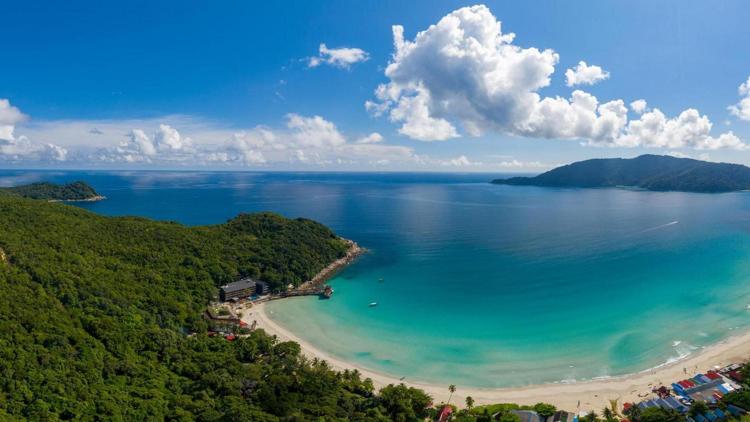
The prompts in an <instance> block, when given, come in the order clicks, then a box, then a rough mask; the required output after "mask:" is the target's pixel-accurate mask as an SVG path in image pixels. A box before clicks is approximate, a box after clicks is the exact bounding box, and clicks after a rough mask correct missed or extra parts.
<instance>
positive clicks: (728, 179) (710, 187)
mask: <svg viewBox="0 0 750 422" xmlns="http://www.w3.org/2000/svg"><path fill="white" fill-rule="evenodd" d="M492 183H495V184H500V185H517V186H549V187H579V188H603V187H618V186H620V187H631V188H639V189H645V190H650V191H682V192H703V193H719V192H734V191H741V190H748V189H750V168H749V167H746V166H743V165H740V164H729V163H711V162H707V161H700V160H694V159H691V158H677V157H672V156H666V155H641V156H639V157H636V158H630V159H626V158H602V159H593V160H585V161H578V162H575V163H572V164H568V165H565V166H562V167H557V168H555V169H552V170H550V171H548V172H545V173H542V174H540V175H538V176H534V177H511V178H509V179H495V180H493V181H492Z"/></svg>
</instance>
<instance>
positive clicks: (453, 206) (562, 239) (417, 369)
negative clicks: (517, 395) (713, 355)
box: [0, 171, 750, 387]
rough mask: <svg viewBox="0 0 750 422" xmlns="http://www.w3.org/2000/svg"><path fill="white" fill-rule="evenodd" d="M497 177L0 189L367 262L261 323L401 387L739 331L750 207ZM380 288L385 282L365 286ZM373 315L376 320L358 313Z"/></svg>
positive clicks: (126, 181)
mask: <svg viewBox="0 0 750 422" xmlns="http://www.w3.org/2000/svg"><path fill="white" fill-rule="evenodd" d="M493 177H494V175H439V174H438V175H436V174H333V173H327V174H319V173H318V174H316V173H267V174H263V173H198V172H122V173H105V172H16V171H0V184H5V185H7V184H14V183H21V182H22V183H25V182H28V181H33V180H55V181H70V180H74V179H83V180H86V181H88V182H90V183H91V184H93V185H94V186H95V187H96V188H97V189H98V190H99V191H100V192H101V193H103V194H104V195H106V196H107V197H108V198H109V199H108V200H106V201H103V202H97V203H83V204H80V206H82V207H85V208H88V209H91V210H93V211H96V212H99V213H103V214H112V215H122V214H129V215H142V216H147V217H153V218H158V219H168V220H176V221H181V222H183V223H186V224H214V223H221V222H223V221H225V220H227V219H228V218H231V217H232V216H234V215H236V214H237V213H239V212H243V211H244V212H249V211H259V210H271V211H276V212H280V213H282V214H284V215H286V216H289V217H298V216H304V217H308V218H312V219H315V220H318V221H320V222H322V223H324V224H327V225H329V226H330V227H332V228H333V229H334V230H336V231H337V232H338V233H339V234H341V235H342V236H345V237H348V238H351V239H355V240H356V241H358V242H359V243H360V244H361V245H362V246H364V247H366V248H368V249H369V250H370V253H368V254H367V255H365V256H364V257H362V258H361V259H360V260H358V261H357V262H356V263H355V264H354V265H352V266H350V267H348V268H347V269H346V270H344V271H343V272H342V273H340V274H339V276H338V277H336V278H335V279H334V280H332V281H331V284H332V285H333V287H334V288H335V290H336V292H335V294H334V297H333V299H331V300H318V299H316V298H309V297H308V298H300V299H293V300H284V301H276V302H272V303H271V304H269V310H270V311H271V312H273V314H272V317H273V318H274V319H275V320H276V321H277V322H279V323H281V324H283V325H284V326H286V327H287V328H289V329H290V330H292V331H293V332H295V333H296V334H297V335H299V336H300V337H302V338H304V339H306V340H308V341H309V342H311V343H313V344H314V345H316V346H317V347H319V348H321V349H323V350H325V351H327V352H329V353H331V354H333V355H335V356H337V357H340V358H343V359H345V360H350V361H353V362H356V363H358V364H360V365H362V366H365V367H368V368H371V369H374V370H379V371H383V372H386V373H389V374H391V375H395V376H397V377H401V376H406V377H407V378H408V379H410V380H414V381H416V380H419V381H428V382H439V383H454V384H461V385H472V386H477V387H501V386H517V385H526V384H534V383H541V382H557V381H562V380H572V379H590V378H595V377H602V376H612V375H621V374H626V373H631V372H636V371H640V370H643V369H646V368H650V367H654V366H657V365H659V364H662V363H664V362H666V361H668V360H670V359H676V358H678V357H680V356H683V355H685V354H687V353H689V352H691V351H693V350H695V349H696V348H698V347H701V346H704V345H707V344H710V343H713V342H716V341H718V340H719V339H722V338H724V337H726V336H728V335H731V333H732V331H733V330H737V329H744V328H745V327H747V326H748V323H749V322H750V311H748V310H747V306H748V304H749V303H750V288H748V283H747V281H748V280H750V260H748V259H747V257H748V256H750V235H749V231H748V230H749V229H750V193H732V194H721V195H706V194H688V193H654V192H640V191H629V190H622V189H548V188H534V187H514V186H493V185H490V184H488V183H485V182H486V180H489V179H491V178H493ZM380 278H383V282H379V279H380ZM370 302H377V303H378V306H376V307H369V306H368V304H369V303H370Z"/></svg>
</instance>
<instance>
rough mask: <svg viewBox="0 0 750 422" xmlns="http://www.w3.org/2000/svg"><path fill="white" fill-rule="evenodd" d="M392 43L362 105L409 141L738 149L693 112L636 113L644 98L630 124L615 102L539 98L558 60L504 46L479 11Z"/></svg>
mask: <svg viewBox="0 0 750 422" xmlns="http://www.w3.org/2000/svg"><path fill="white" fill-rule="evenodd" d="M393 39H394V50H395V51H394V53H393V57H392V59H391V61H390V63H389V64H388V66H387V67H386V70H385V75H386V77H387V78H388V82H387V83H385V84H381V85H380V86H378V88H377V89H376V91H375V96H376V99H377V100H376V101H368V102H367V103H366V104H365V106H366V108H367V109H368V110H369V111H370V112H371V113H372V114H374V115H376V116H380V115H386V116H387V117H388V118H389V119H390V120H391V121H392V122H394V123H397V124H399V125H400V127H399V132H400V133H401V134H403V135H406V136H408V137H410V138H413V139H417V140H421V141H441V140H447V139H451V138H456V137H459V136H461V132H463V133H466V134H468V135H471V136H479V135H482V134H483V133H486V132H497V133H504V134H510V135H516V136H522V137H531V138H550V139H570V140H580V141H582V142H583V143H584V144H587V145H602V146H633V147H635V146H659V147H664V146H667V147H669V148H678V147H693V148H704V149H715V148H744V147H745V144H744V143H743V142H742V141H741V140H739V138H737V137H736V136H735V135H734V134H732V133H731V132H727V133H724V134H721V135H719V136H718V137H712V136H711V135H710V130H711V122H710V121H709V120H708V118H707V117H706V116H702V115H700V114H699V113H698V112H697V111H696V110H694V109H687V110H685V111H683V112H682V113H681V114H680V115H679V116H678V117H675V118H667V117H666V116H664V114H663V113H662V112H661V111H659V110H658V109H656V108H654V109H653V110H651V111H650V112H648V113H645V111H646V108H645V101H644V103H643V104H642V105H643V106H644V107H643V108H640V109H639V110H640V111H641V113H644V114H643V115H642V116H641V118H640V120H633V121H629V120H628V113H627V111H628V110H627V107H626V106H625V102H624V101H623V100H621V99H615V100H611V101H607V102H601V101H599V99H597V98H596V97H595V96H593V95H591V94H589V93H587V92H584V91H581V90H576V91H574V92H573V93H572V94H571V96H570V97H569V98H563V97H559V96H558V97H543V96H542V95H540V94H539V91H540V90H541V89H542V88H545V87H547V86H549V85H550V82H551V76H552V74H553V73H554V71H555V66H556V65H557V63H558V60H559V56H558V54H557V53H556V52H554V51H553V50H550V49H546V50H540V49H537V48H534V47H530V48H523V47H520V46H518V45H515V44H513V41H514V39H515V34H512V33H503V32H502V24H501V22H500V21H498V20H497V19H496V18H495V16H494V15H493V14H492V13H491V12H490V10H489V9H488V8H487V7H486V6H483V5H478V6H472V7H464V8H461V9H458V10H455V11H453V12H451V13H449V14H448V15H446V16H444V17H443V18H442V19H440V21H439V22H438V23H436V24H434V25H431V26H430V27H429V28H428V29H426V30H424V31H421V32H419V33H417V35H416V36H415V37H414V39H413V40H406V39H405V38H404V29H403V27H401V26H398V25H397V26H394V27H393ZM592 69H593V70H592ZM597 69H598V70H597ZM579 70H580V72H579ZM571 71H572V72H571V73H570V75H571V77H572V79H571V81H572V82H575V83H589V82H591V83H593V81H594V80H596V79H597V78H598V79H602V78H604V76H603V75H605V74H607V75H608V73H606V72H605V71H603V70H601V68H598V67H597V66H588V65H587V64H586V63H584V62H581V63H579V65H578V67H577V68H576V70H572V69H571ZM587 81H589V82H587ZM636 103H637V104H636V107H639V106H640V105H641V103H639V102H636Z"/></svg>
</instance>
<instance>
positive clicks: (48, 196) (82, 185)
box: [0, 181, 104, 201]
mask: <svg viewBox="0 0 750 422" xmlns="http://www.w3.org/2000/svg"><path fill="white" fill-rule="evenodd" d="M0 190H3V191H6V192H9V193H13V194H16V195H20V196H23V197H24V198H31V199H44V200H47V201H92V200H97V199H103V198H104V197H103V196H101V195H99V194H98V193H97V192H96V191H95V190H94V188H92V187H91V186H89V185H88V184H87V183H86V182H81V181H78V182H73V183H68V184H67V185H56V184H54V183H47V182H40V183H32V184H30V185H23V186H15V187H11V188H0Z"/></svg>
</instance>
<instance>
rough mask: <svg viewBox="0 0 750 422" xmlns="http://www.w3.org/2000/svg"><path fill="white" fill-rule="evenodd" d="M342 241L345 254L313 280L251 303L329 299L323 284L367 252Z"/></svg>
mask: <svg viewBox="0 0 750 422" xmlns="http://www.w3.org/2000/svg"><path fill="white" fill-rule="evenodd" d="M342 240H343V241H345V242H346V244H347V245H348V246H349V247H348V249H347V250H346V254H345V255H344V256H343V257H341V258H339V259H337V260H335V261H333V262H331V263H330V264H328V266H326V267H325V268H323V269H322V270H320V271H319V272H318V273H317V274H315V276H314V277H313V278H311V279H310V280H307V281H306V282H304V283H302V284H300V285H299V286H297V287H296V288H293V286H292V285H291V284H290V285H289V288H288V289H287V290H286V291H283V292H281V293H277V294H270V295H267V296H262V297H260V298H258V299H255V300H253V301H252V302H253V303H262V302H268V301H271V300H276V299H283V298H287V297H296V296H320V297H323V298H326V299H328V298H330V297H331V296H332V295H333V289H332V288H331V286H329V285H327V284H325V282H326V281H328V280H329V279H330V278H331V277H333V276H334V275H336V273H338V272H339V271H341V270H342V269H343V268H344V267H346V266H347V265H349V264H351V263H352V262H354V260H355V259H357V258H358V257H359V256H360V255H362V254H364V253H365V252H367V250H366V249H365V248H363V247H361V246H359V245H358V244H357V242H355V241H353V240H349V239H343V238H342Z"/></svg>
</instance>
